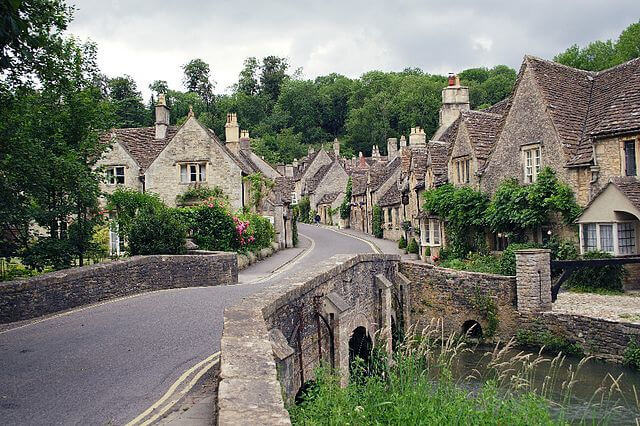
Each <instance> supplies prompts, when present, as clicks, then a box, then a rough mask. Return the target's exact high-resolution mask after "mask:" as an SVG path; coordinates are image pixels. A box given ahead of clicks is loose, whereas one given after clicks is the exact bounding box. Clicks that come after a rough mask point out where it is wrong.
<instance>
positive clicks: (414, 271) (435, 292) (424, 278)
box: [400, 261, 519, 338]
mask: <svg viewBox="0 0 640 426" xmlns="http://www.w3.org/2000/svg"><path fill="white" fill-rule="evenodd" d="M400 272H402V274H404V276H406V277H407V278H408V279H409V281H410V282H411V286H410V290H409V292H410V296H409V300H410V308H411V318H412V323H413V324H415V325H416V327H417V328H418V330H420V329H422V328H425V327H427V326H429V325H432V324H433V323H434V322H436V321H437V322H439V323H440V326H442V327H443V329H444V332H445V333H462V332H463V331H464V328H463V327H464V325H465V323H467V321H477V322H478V323H479V324H480V327H481V328H482V331H483V334H484V335H485V337H490V336H487V334H488V331H490V328H491V327H490V324H489V321H488V317H487V312H486V307H487V302H488V300H490V301H492V303H493V304H494V305H495V307H496V308H497V317H498V323H497V328H496V330H495V332H494V337H499V338H510V337H511V336H512V335H513V330H515V328H516V326H517V324H518V321H519V315H518V312H517V310H516V278H515V277H506V276H503V275H492V274H481V273H477V272H467V271H458V270H454V269H446V268H440V267H437V266H434V265H431V264H427V263H423V262H420V261H402V262H401V263H400Z"/></svg>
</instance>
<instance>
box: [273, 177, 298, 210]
mask: <svg viewBox="0 0 640 426" xmlns="http://www.w3.org/2000/svg"><path fill="white" fill-rule="evenodd" d="M274 181H275V185H274V186H273V194H274V196H275V202H276V204H291V193H292V192H293V191H294V188H295V184H294V182H293V179H292V178H290V177H286V176H278V177H276V178H275V179H274Z"/></svg>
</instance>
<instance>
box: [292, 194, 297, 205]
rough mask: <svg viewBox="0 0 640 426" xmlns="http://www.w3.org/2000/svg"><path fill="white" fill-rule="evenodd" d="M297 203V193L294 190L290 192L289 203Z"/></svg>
mask: <svg viewBox="0 0 640 426" xmlns="http://www.w3.org/2000/svg"><path fill="white" fill-rule="evenodd" d="M297 204H298V193H297V192H295V191H294V192H292V193H291V205H292V206H295V205H297Z"/></svg>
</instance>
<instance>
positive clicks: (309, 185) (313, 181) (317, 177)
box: [306, 163, 333, 194]
mask: <svg viewBox="0 0 640 426" xmlns="http://www.w3.org/2000/svg"><path fill="white" fill-rule="evenodd" d="M331 166H333V163H329V164H325V165H324V166H322V167H320V168H319V169H318V171H317V172H316V173H315V174H314V175H313V177H311V178H308V179H307V181H306V193H307V194H309V193H311V192H313V191H315V190H316V188H317V187H318V185H319V184H320V182H321V181H322V179H324V177H325V175H326V174H327V173H328V172H329V169H330V168H331Z"/></svg>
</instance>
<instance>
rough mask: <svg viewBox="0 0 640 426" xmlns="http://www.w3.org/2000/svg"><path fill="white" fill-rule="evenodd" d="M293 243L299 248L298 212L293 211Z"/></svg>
mask: <svg viewBox="0 0 640 426" xmlns="http://www.w3.org/2000/svg"><path fill="white" fill-rule="evenodd" d="M291 234H292V235H291V242H292V243H293V246H294V247H298V238H299V237H298V214H297V212H296V210H295V209H294V211H293V216H292V217H291Z"/></svg>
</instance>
